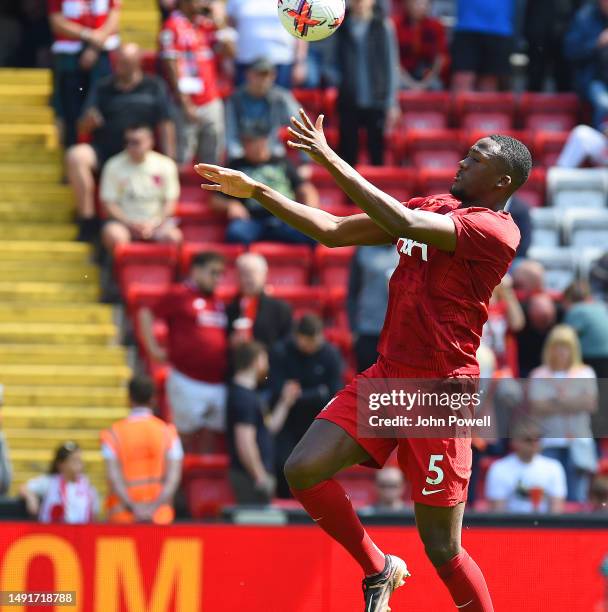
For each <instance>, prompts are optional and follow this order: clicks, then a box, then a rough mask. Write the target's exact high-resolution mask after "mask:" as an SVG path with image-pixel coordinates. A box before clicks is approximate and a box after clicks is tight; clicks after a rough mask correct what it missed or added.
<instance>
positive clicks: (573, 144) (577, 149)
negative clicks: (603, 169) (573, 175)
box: [555, 125, 608, 168]
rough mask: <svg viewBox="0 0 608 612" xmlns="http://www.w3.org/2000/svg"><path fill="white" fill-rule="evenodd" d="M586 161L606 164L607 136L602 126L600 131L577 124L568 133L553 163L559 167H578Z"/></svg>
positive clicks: (607, 152) (607, 156) (607, 158)
mask: <svg viewBox="0 0 608 612" xmlns="http://www.w3.org/2000/svg"><path fill="white" fill-rule="evenodd" d="M586 161H588V162H592V163H593V164H595V165H596V166H605V165H607V164H608V138H607V137H606V132H605V127H604V126H602V131H600V130H596V129H595V128H592V127H590V126H588V125H577V126H576V127H575V128H574V129H573V130H572V131H571V132H570V134H568V139H567V140H566V144H565V145H564V148H563V149H562V150H561V153H560V154H559V157H558V158H557V161H556V162H555V165H556V166H558V167H560V168H578V167H579V166H582V165H583V162H586Z"/></svg>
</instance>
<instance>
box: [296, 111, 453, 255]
mask: <svg viewBox="0 0 608 612" xmlns="http://www.w3.org/2000/svg"><path fill="white" fill-rule="evenodd" d="M300 119H301V120H298V119H297V118H295V117H292V118H291V122H292V126H290V127H289V128H288V130H289V133H290V135H291V140H290V141H289V142H288V145H289V146H290V147H291V148H292V149H296V150H299V151H304V152H305V153H307V154H308V155H309V156H310V157H311V159H313V160H314V161H316V162H318V163H319V164H321V165H322V166H323V167H325V168H326V169H327V170H328V171H329V173H330V174H331V175H332V177H333V178H334V180H335V181H336V183H337V184H338V186H339V187H340V188H341V189H342V191H344V193H346V195H347V196H348V197H349V198H350V199H351V200H352V201H353V202H354V203H355V204H357V205H358V206H359V208H361V210H364V211H365V212H366V213H367V214H368V215H369V217H370V218H371V219H372V220H373V221H374V223H376V224H377V225H378V226H379V227H380V228H382V229H383V230H384V231H385V232H386V233H387V234H388V235H389V236H391V237H394V238H412V239H414V240H417V241H419V242H424V243H425V244H430V245H432V246H435V247H437V248H439V249H442V250H444V251H454V250H455V248H456V228H455V226H454V223H453V221H452V220H451V219H450V218H449V217H446V216H444V215H439V214H436V213H430V212H425V211H417V210H411V209H409V208H407V207H406V206H404V205H403V204H402V203H401V202H399V201H398V200H396V199H395V198H393V197H392V196H390V195H388V194H387V193H384V192H383V191H381V190H380V189H378V188H377V187H375V186H374V185H372V184H371V183H370V182H369V181H367V180H365V179H364V178H363V177H362V176H361V175H360V174H359V173H358V172H357V171H356V170H355V169H354V168H353V167H352V166H350V165H349V164H347V163H346V162H345V161H344V160H343V159H341V158H340V157H339V156H338V155H337V153H336V152H335V151H334V150H333V149H332V148H331V147H330V146H329V145H328V144H327V140H326V139H325V134H324V133H323V115H320V116H319V117H318V118H317V120H316V122H315V124H314V125H313V123H312V121H311V120H310V119H309V117H308V115H307V114H306V113H305V112H304V110H302V109H301V110H300Z"/></svg>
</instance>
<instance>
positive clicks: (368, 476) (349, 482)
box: [334, 465, 376, 508]
mask: <svg viewBox="0 0 608 612" xmlns="http://www.w3.org/2000/svg"><path fill="white" fill-rule="evenodd" d="M334 478H335V479H336V480H337V481H338V482H339V483H340V484H341V485H342V486H343V487H344V489H345V490H346V492H347V493H348V496H349V497H350V500H351V502H352V504H353V506H354V507H355V508H362V507H363V506H371V505H372V504H374V503H375V501H376V487H375V483H374V478H375V472H374V471H372V470H371V469H370V468H366V467H363V466H361V465H356V466H353V467H351V468H348V469H346V470H342V471H341V472H338V473H337V474H336V475H335V476H334Z"/></svg>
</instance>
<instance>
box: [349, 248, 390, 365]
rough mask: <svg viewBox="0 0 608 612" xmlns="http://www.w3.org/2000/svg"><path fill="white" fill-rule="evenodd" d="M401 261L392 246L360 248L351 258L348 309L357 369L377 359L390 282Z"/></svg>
mask: <svg viewBox="0 0 608 612" xmlns="http://www.w3.org/2000/svg"><path fill="white" fill-rule="evenodd" d="M398 261H399V255H398V253H397V251H396V250H395V249H394V248H393V247H392V245H388V246H387V245H381V246H364V247H359V248H357V250H356V251H355V255H354V257H353V258H352V260H351V264H350V273H349V277H348V298H347V301H346V309H347V313H348V321H349V325H350V329H351V332H352V334H353V340H354V349H355V359H356V361H357V371H358V372H362V371H363V370H366V369H367V368H369V367H370V366H371V365H372V364H374V363H375V362H376V359H377V358H378V350H377V346H378V340H379V339H380V332H381V331H382V326H383V325H384V315H385V314H386V306H387V304H388V282H389V279H390V277H391V274H392V272H393V270H394V269H395V266H396V265H397V262H398Z"/></svg>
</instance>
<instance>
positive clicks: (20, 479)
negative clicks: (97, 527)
mask: <svg viewBox="0 0 608 612" xmlns="http://www.w3.org/2000/svg"><path fill="white" fill-rule="evenodd" d="M88 452H91V451H88ZM49 462H50V460H49ZM48 469H49V466H48V464H46V467H45V466H44V464H43V465H42V468H41V469H38V470H18V471H15V472H13V480H12V481H11V486H10V488H9V495H15V496H16V495H19V488H20V487H21V485H22V484H24V483H25V482H27V481H28V480H30V479H32V478H36V477H37V476H40V474H42V473H44V472H47V471H48ZM85 473H86V475H87V477H88V479H89V481H90V483H91V484H92V485H93V486H94V487H95V488H96V489H97V492H98V493H99V495H100V500H101V503H102V506H103V501H104V499H105V496H106V495H107V491H108V481H107V479H106V474H105V468H104V466H103V464H102V465H101V468H95V470H94V471H92V472H91V471H88V470H87V471H86V472H85Z"/></svg>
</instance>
